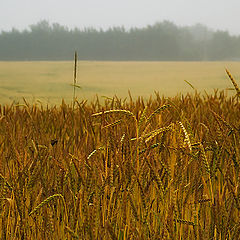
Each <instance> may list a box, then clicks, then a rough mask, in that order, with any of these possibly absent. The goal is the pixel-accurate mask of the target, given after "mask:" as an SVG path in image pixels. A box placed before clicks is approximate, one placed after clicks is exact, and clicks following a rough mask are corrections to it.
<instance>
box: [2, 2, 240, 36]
mask: <svg viewBox="0 0 240 240" xmlns="http://www.w3.org/2000/svg"><path fill="white" fill-rule="evenodd" d="M239 9H240V1H239V0H228V1H226V0H210V1H209V0H168V1H165V0H164V1H162V0H121V1H117V0H101V1H100V0H87V1H86V0H84V1H83V0H68V1H59V0H42V1H37V0H22V1H19V0H8V1H3V0H2V2H1V8H0V31H2V30H4V31H8V30H11V29H12V28H13V27H14V28H17V29H19V30H22V29H25V28H26V27H28V26H29V25H31V24H35V23H37V22H39V21H40V20H47V21H49V22H57V23H60V24H62V25H65V26H68V27H69V28H74V27H77V28H84V27H94V28H103V29H106V28H108V27H110V26H124V27H126V28H131V27H143V26H146V25H148V24H154V23H155V22H159V21H163V20H169V21H172V22H174V23H175V24H177V25H179V26H190V25H194V24H196V23H202V24H204V25H206V26H208V27H209V28H211V29H213V30H227V31H229V32H230V34H233V35H240V25H239V22H240V15H239Z"/></svg>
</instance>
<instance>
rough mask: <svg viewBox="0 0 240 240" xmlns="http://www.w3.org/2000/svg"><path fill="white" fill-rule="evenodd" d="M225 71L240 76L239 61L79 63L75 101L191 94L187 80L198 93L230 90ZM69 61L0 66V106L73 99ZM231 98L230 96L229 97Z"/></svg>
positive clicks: (58, 101)
mask: <svg viewBox="0 0 240 240" xmlns="http://www.w3.org/2000/svg"><path fill="white" fill-rule="evenodd" d="M225 67H227V68H229V70H230V71H231V72H232V73H233V74H234V77H236V79H239V78H240V76H239V75H236V74H237V73H239V69H240V63H239V62H94V61H92V62H87V61H79V62H78V68H77V82H78V84H79V85H80V86H81V87H82V88H81V89H79V88H78V89H76V96H77V97H78V99H79V100H80V101H81V100H85V99H88V100H90V101H92V100H95V99H96V98H95V96H96V94H97V95H98V96H99V98H100V99H102V96H106V97H112V96H114V95H116V94H117V96H118V97H119V98H122V99H124V98H126V97H128V91H130V92H131V94H132V97H133V98H134V99H136V98H137V97H138V96H142V97H144V98H146V99H147V98H149V97H150V95H153V94H154V91H157V92H159V94H160V96H162V95H164V96H167V97H169V96H171V97H173V96H176V95H177V94H186V93H187V92H192V93H194V90H193V89H192V88H191V87H190V86H189V85H188V84H186V82H185V80H186V81H188V82H190V83H191V84H192V85H193V86H194V87H195V88H196V89H197V90H198V91H199V92H201V93H204V91H207V93H209V94H210V93H214V89H219V90H225V89H226V88H228V87H231V83H230V82H228V80H227V75H226V73H225V71H224V69H225ZM72 79H73V63H72V62H70V61H69V62H27V61H26V62H0V102H1V103H2V104H11V103H12V102H13V101H15V102H20V103H23V101H22V98H23V97H24V98H25V99H27V100H28V102H29V103H37V102H39V101H40V102H41V103H42V104H44V105H46V104H49V105H55V104H61V101H62V99H63V98H64V100H65V102H66V103H70V102H71V100H72V92H73V91H72V86H71V84H72ZM228 94H231V93H228Z"/></svg>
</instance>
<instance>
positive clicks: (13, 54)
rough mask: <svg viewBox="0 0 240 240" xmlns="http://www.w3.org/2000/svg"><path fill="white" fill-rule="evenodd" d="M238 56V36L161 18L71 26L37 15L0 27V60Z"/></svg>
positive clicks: (210, 58) (140, 59)
mask: <svg viewBox="0 0 240 240" xmlns="http://www.w3.org/2000/svg"><path fill="white" fill-rule="evenodd" d="M74 51H77V52H78V57H79V59H80V60H113V61H120V60H127V61H130V60H135V61H142V60H144V61H192V60H194V61H205V60H210V61H212V60H239V59H240V36H231V35H230V34H229V33H228V32H227V31H212V30H209V29H208V28H207V27H206V26H204V25H200V24H197V25H195V26H191V27H179V26H177V25H175V24H174V23H171V22H169V21H163V22H159V23H156V24H154V25H149V26H147V27H143V28H131V29H129V30H126V29H125V28H124V27H112V28H109V29H107V30H102V29H95V28H85V29H78V28H75V29H69V28H67V27H65V26H62V25H60V24H58V23H53V24H50V23H49V22H48V21H41V22H39V23H37V24H35V25H30V26H29V29H25V30H23V31H19V30H17V29H14V28H13V29H12V30H11V31H2V32H1V33H0V60H11V61H12V60H71V59H72V58H73V52H74Z"/></svg>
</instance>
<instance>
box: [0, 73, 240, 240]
mask: <svg viewBox="0 0 240 240" xmlns="http://www.w3.org/2000/svg"><path fill="white" fill-rule="evenodd" d="M228 75H229V77H230V78H231V81H233V83H234V84H235V89H236V90H237V92H236V93H237V95H234V96H231V97H227V96H226V95H225V93H224V92H223V91H215V92H214V93H213V94H205V95H203V96H202V95H201V94H199V93H198V92H197V91H196V92H195V93H193V94H186V95H182V96H173V97H169V98H167V97H162V96H161V95H159V94H156V95H155V97H151V98H148V99H143V98H142V97H139V98H137V99H133V98H132V97H131V96H129V99H128V100H122V99H120V98H117V97H114V98H112V99H110V98H106V99H105V100H104V102H103V103H101V102H100V101H99V99H96V100H95V101H90V102H89V101H76V102H75V104H74V105H71V104H66V103H65V102H64V101H63V102H62V103H61V105H59V106H54V107H49V106H47V107H43V106H42V107H41V106H38V105H32V104H29V103H28V102H27V101H25V102H24V103H23V104H12V105H1V106H0V114H1V115H0V156H1V158H0V160H1V161H0V172H1V174H0V185H1V188H0V196H1V198H0V214H1V220H0V234H1V239H8V240H9V239H103V240H104V239H114V240H115V239H116V240H117V239H118V240H125V239H149V240H150V239H151V240H152V239H169V240H172V239H197V240H204V239H214V240H219V239H222V240H223V239H224V240H226V239H229V240H230V239H232V240H235V239H239V238H240V212H239V211H240V202H239V196H240V187H239V182H240V179H239V177H240V172H239V167H240V165H239V164H240V159H239V157H240V155H239V151H240V118H239V116H240V104H239V89H238V87H237V83H236V81H235V80H234V78H233V77H232V76H231V75H230V73H228ZM231 81H229V82H230V83H231ZM73 106H74V108H73Z"/></svg>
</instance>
